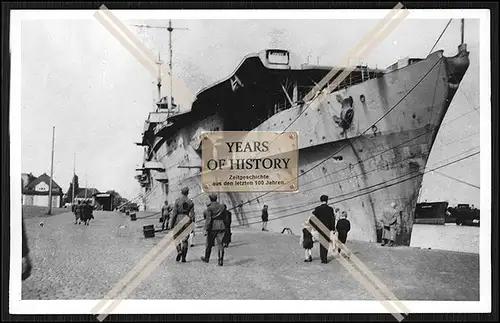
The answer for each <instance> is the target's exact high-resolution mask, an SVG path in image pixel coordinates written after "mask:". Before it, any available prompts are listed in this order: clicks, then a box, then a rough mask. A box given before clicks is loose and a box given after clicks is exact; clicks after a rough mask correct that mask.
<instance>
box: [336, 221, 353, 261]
mask: <svg viewBox="0 0 500 323" xmlns="http://www.w3.org/2000/svg"><path fill="white" fill-rule="evenodd" d="M336 229H337V232H338V239H339V240H340V242H342V243H343V244H345V242H346V240H347V233H348V232H349V231H350V230H351V222H349V220H347V212H346V211H342V213H341V214H340V219H339V220H338V221H337V226H336ZM338 251H339V254H340V248H338Z"/></svg>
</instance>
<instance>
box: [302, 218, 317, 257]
mask: <svg viewBox="0 0 500 323" xmlns="http://www.w3.org/2000/svg"><path fill="white" fill-rule="evenodd" d="M300 244H301V245H302V248H304V250H305V259H304V262H311V261H312V248H313V246H314V241H313V236H312V234H311V226H308V227H304V228H302V236H301V237H300Z"/></svg>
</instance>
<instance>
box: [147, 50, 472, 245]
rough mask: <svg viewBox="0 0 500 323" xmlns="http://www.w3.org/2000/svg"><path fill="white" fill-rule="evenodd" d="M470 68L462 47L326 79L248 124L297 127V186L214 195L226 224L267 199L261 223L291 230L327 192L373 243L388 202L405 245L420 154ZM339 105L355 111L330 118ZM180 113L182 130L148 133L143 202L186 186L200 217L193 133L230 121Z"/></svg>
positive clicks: (254, 220) (249, 219)
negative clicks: (151, 138)
mask: <svg viewBox="0 0 500 323" xmlns="http://www.w3.org/2000/svg"><path fill="white" fill-rule="evenodd" d="M468 64H469V61H468V53H467V52H466V51H465V50H464V51H461V52H460V53H459V54H458V55H457V56H455V57H452V58H445V57H444V56H443V54H442V51H438V52H435V53H433V54H431V55H429V56H428V57H427V58H426V59H423V60H415V61H413V62H408V61H407V62H406V64H405V66H395V68H394V69H393V70H392V71H389V72H386V73H384V74H383V75H381V76H378V77H375V78H371V79H368V80H366V81H363V82H359V83H357V84H355V85H352V86H348V87H344V88H342V89H339V88H340V87H338V86H337V87H336V86H335V84H333V85H331V86H330V87H329V88H326V89H324V90H323V91H321V92H320V94H319V95H318V96H317V97H316V98H315V99H313V100H312V101H311V102H306V104H299V105H296V106H294V107H291V108H289V109H286V110H283V111H280V112H278V113H275V114H274V115H272V116H271V117H270V118H267V119H266V120H265V121H264V122H262V123H261V124H260V125H258V126H257V127H254V128H253V129H251V130H254V131H283V130H284V129H285V128H287V131H297V132H298V133H299V149H300V150H299V175H300V177H299V191H298V192H296V193H278V192H268V193H262V192H261V193H255V192H254V193H221V194H220V200H221V201H222V202H223V203H226V204H227V205H228V206H229V207H230V208H232V209H233V210H232V212H233V214H234V220H233V223H234V225H242V226H247V225H248V226H259V225H260V216H261V213H260V212H261V210H262V207H263V205H268V206H269V220H270V221H269V224H268V229H270V230H272V231H276V232H282V231H283V229H285V228H289V229H290V230H291V231H292V232H293V233H299V232H300V230H301V226H302V224H303V223H304V221H305V220H306V219H307V218H308V217H309V216H310V215H311V210H312V209H313V208H314V207H315V206H317V205H319V197H320V196H321V195H323V194H326V195H328V196H329V197H330V202H331V203H333V205H334V206H335V207H339V208H340V209H342V210H346V211H347V213H348V216H349V219H350V221H351V227H352V229H351V232H350V233H349V235H350V238H351V239H356V240H362V241H377V240H378V239H379V237H378V236H379V235H380V218H381V216H382V210H383V209H384V208H387V206H389V205H390V204H391V202H396V203H397V204H398V205H399V207H400V209H401V211H402V212H401V217H400V219H399V228H398V234H397V243H398V244H403V245H408V244H409V242H410V236H411V230H412V225H413V216H414V211H415V207H416V203H417V198H418V194H419V191H420V187H421V183H422V178H423V174H424V172H425V169H426V166H427V160H428V157H429V154H430V151H431V149H432V146H433V143H434V139H435V137H436V135H437V132H438V130H439V127H440V125H441V122H442V120H443V118H444V116H445V114H446V111H447V109H448V107H449V105H450V103H451V101H452V99H453V96H454V94H455V93H456V90H457V88H458V85H459V83H460V81H461V79H462V77H463V75H464V73H465V71H466V70H467V67H468ZM243 83H244V82H243ZM332 89H333V90H332ZM346 99H347V101H346ZM346 102H347V103H348V105H349V108H351V110H352V111H353V112H354V116H353V117H352V121H351V122H350V123H348V124H342V123H339V122H336V121H338V120H340V119H339V118H341V117H342V113H343V111H342V110H343V109H345V107H346ZM182 118H186V117H182V116H179V118H178V120H179V121H177V122H178V124H179V125H181V124H182V126H178V127H177V128H175V127H172V128H171V129H168V127H166V129H164V128H161V129H159V130H158V131H156V135H155V144H154V145H151V146H150V148H151V149H152V151H153V156H154V157H155V158H156V160H157V161H158V162H160V163H161V164H162V165H163V166H164V169H161V170H153V169H151V170H148V176H149V177H148V181H147V189H146V194H145V196H146V198H145V200H146V205H147V207H148V209H151V210H159V209H160V208H161V205H162V204H163V203H164V201H165V200H168V201H169V203H173V202H174V201H175V199H176V198H178V197H179V195H180V189H181V188H182V187H184V186H187V187H189V188H190V196H191V197H192V198H193V201H194V202H195V205H196V213H197V215H198V218H199V219H200V218H202V213H203V210H204V208H205V206H206V203H207V202H208V197H207V195H206V194H204V193H203V192H202V186H201V170H200V169H199V168H198V167H189V165H201V155H200V150H199V145H200V134H201V133H202V132H203V131H214V130H223V129H228V119H227V116H226V117H225V115H224V114H220V113H217V112H216V111H215V113H211V114H210V113H209V114H208V115H204V116H200V117H198V118H194V119H191V120H190V122H189V123H188V122H184V123H183V122H182ZM174 124H175V121H174ZM231 130H238V129H234V128H233V129H231ZM242 130H243V129H242ZM246 130H250V129H246ZM147 155H148V156H149V157H150V156H151V154H147ZM148 156H147V157H148ZM186 165H188V166H186ZM179 166H180V167H181V168H179ZM185 167H188V168H185ZM167 180H168V184H166V181H167Z"/></svg>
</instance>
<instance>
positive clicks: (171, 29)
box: [132, 19, 189, 119]
mask: <svg viewBox="0 0 500 323" xmlns="http://www.w3.org/2000/svg"><path fill="white" fill-rule="evenodd" d="M132 26H134V27H141V28H152V29H167V30H168V49H169V56H170V60H169V62H168V67H169V71H168V72H169V74H170V93H169V104H168V109H167V119H168V117H169V116H170V110H173V103H174V100H173V83H172V80H173V73H172V59H173V58H172V57H173V55H172V32H173V31H174V30H189V28H173V27H172V19H169V20H168V27H163V26H151V25H132ZM162 63H163V62H162V61H161V60H160V54H158V62H157V64H158V83H157V86H158V94H159V100H160V101H161V99H162V97H161V85H162V84H161V64H162Z"/></svg>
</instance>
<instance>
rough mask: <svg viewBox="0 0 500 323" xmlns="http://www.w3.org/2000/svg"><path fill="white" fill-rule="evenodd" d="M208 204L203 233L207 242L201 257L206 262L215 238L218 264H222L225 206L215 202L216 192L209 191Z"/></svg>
mask: <svg viewBox="0 0 500 323" xmlns="http://www.w3.org/2000/svg"><path fill="white" fill-rule="evenodd" d="M209 198H210V205H209V206H208V207H207V209H206V210H205V212H204V214H205V235H206V236H207V242H206V247H205V256H204V257H201V260H202V261H203V262H206V263H208V262H209V260H210V253H211V252H212V247H213V246H214V243H215V241H216V240H217V247H218V256H219V257H218V264H219V266H222V265H223V263H224V244H223V239H224V234H225V232H226V224H225V223H224V212H225V211H226V207H225V205H223V204H220V203H219V202H217V194H215V193H211V194H210V195H209Z"/></svg>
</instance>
